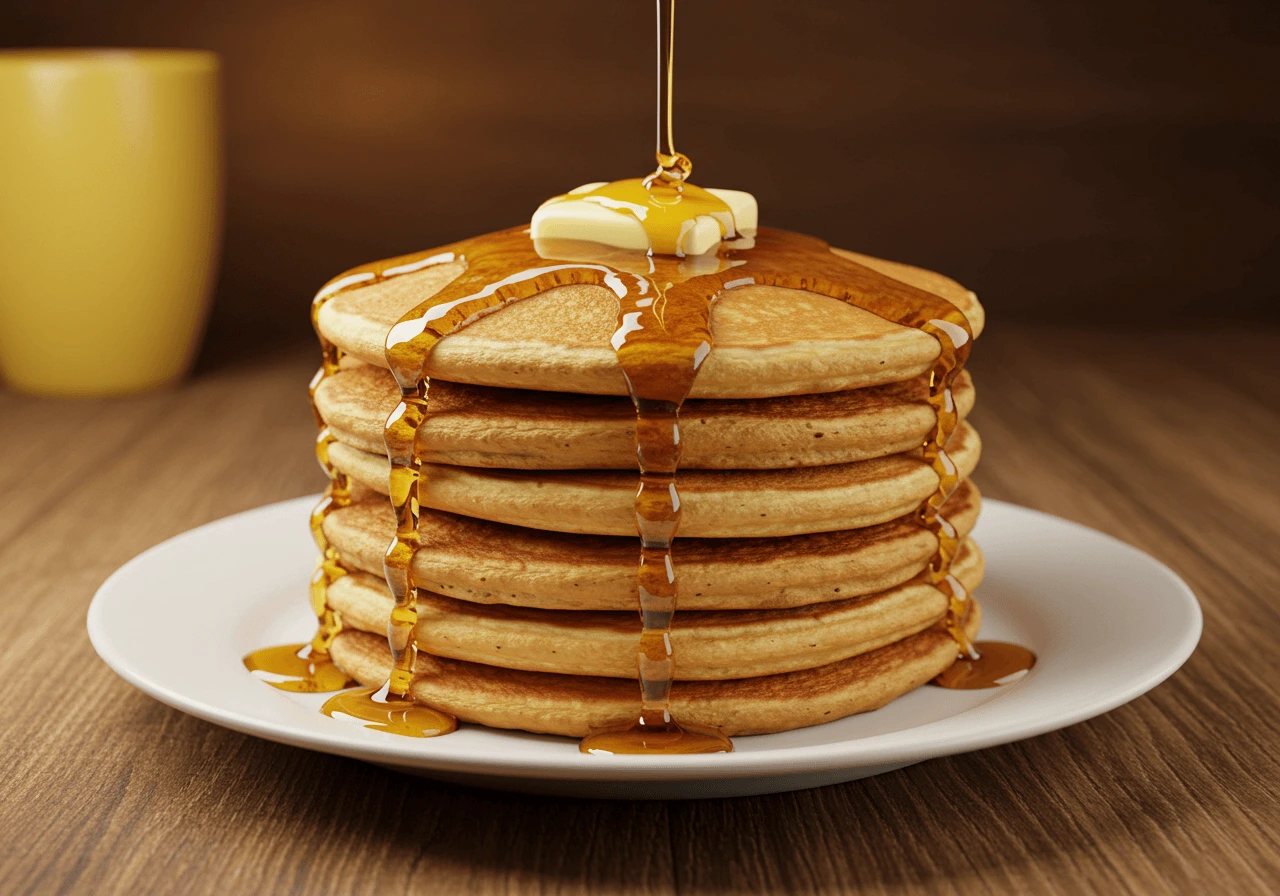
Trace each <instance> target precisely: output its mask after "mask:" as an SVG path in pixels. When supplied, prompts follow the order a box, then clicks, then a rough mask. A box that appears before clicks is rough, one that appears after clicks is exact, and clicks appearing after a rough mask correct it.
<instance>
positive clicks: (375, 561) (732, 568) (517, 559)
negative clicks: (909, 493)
mask: <svg viewBox="0 0 1280 896" xmlns="http://www.w3.org/2000/svg"><path fill="white" fill-rule="evenodd" d="M980 501H981V498H980V495H979V493H978V490H977V488H976V487H975V486H974V485H973V484H972V483H971V482H969V481H968V480H966V481H965V482H963V483H961V485H960V487H959V488H958V489H957V490H956V492H955V493H954V494H953V495H952V496H951V498H950V499H949V500H948V501H947V503H946V504H945V505H944V506H943V515H944V516H945V517H946V518H947V519H948V520H950V521H951V523H952V525H954V526H955V527H956V530H957V531H958V532H959V533H960V535H961V536H964V535H967V534H968V533H969V532H970V530H972V528H973V526H974V524H975V523H976V521H977V518H978V511H979V506H980ZM393 531H394V517H393V515H392V513H391V508H390V504H389V502H388V501H387V499H385V498H383V497H381V496H372V495H367V496H365V497H364V498H363V499H361V500H358V501H357V503H355V504H354V505H352V506H351V507H347V508H344V509H341V510H338V511H336V512H335V513H333V514H331V515H330V516H329V518H328V519H327V520H326V521H325V534H326V536H327V537H328V538H329V540H330V542H331V543H332V544H334V545H335V546H336V547H337V548H338V550H339V552H340V553H341V554H342V557H343V561H344V562H345V563H346V564H347V565H348V566H349V567H350V568H352V569H356V570H364V571H366V572H369V573H373V574H375V575H381V574H382V558H383V554H384V553H385V552H386V549H387V545H388V543H389V542H390V539H391V535H392V532H393ZM420 532H421V541H422V547H421V549H420V550H419V551H418V553H417V555H416V556H415V557H414V563H413V574H414V579H415V581H417V582H418V583H419V584H420V585H421V587H423V588H426V589H428V590H430V591H434V592H437V593H440V594H444V595H448V596H450V597H454V598H458V599H461V600H466V601H472V602H476V603H490V604H492V603H500V604H510V605H514V606H526V607H540V608H544V609H555V610H631V609H633V608H634V607H635V606H636V599H637V595H636V557H637V547H636V538H635V536H634V535H632V536H600V535H569V534H563V533H555V532H544V531H540V530H536V529H528V528H524V527H521V526H512V525H506V524H502V523H492V522H488V521H485V520H478V519H473V518H470V517H464V516H458V515H455V514H449V513H441V512H433V511H427V512H424V513H423V515H422V519H421V526H420ZM936 548H937V541H936V539H935V538H934V537H933V535H932V534H930V533H929V532H927V531H926V530H924V529H922V528H921V527H920V526H918V525H916V524H915V523H913V522H911V521H910V520H909V519H899V520H893V521H891V522H888V523H883V524H880V525H878V526H872V527H868V528H865V529H851V530H841V531H836V532H821V533H816V534H812V535H797V536H790V537H782V538H746V539H736V538H735V539H698V538H677V539H676V541H675V544H674V547H673V550H672V557H673V559H674V562H675V563H676V566H677V567H678V568H679V570H680V581H681V594H680V605H681V606H682V607H683V608H685V609H689V610H695V609H696V610H729V609H771V608H781V607H794V606H801V605H805V604H812V603H819V602H822V601H829V600H841V599H844V598H848V597H855V596H858V595H862V594H870V593H872V592H875V591H882V590H884V589H886V588H891V587H893V586H895V585H899V584H901V583H903V582H905V581H907V580H908V579H909V578H911V577H912V576H914V575H915V574H916V573H918V572H919V571H920V570H921V569H923V568H924V565H925V563H926V562H927V561H928V560H929V558H930V557H931V556H932V555H933V552H934V551H935V550H936Z"/></svg>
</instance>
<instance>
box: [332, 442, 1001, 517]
mask: <svg viewBox="0 0 1280 896" xmlns="http://www.w3.org/2000/svg"><path fill="white" fill-rule="evenodd" d="M948 453H949V455H950V457H951V459H952V461H953V462H954V463H955V465H956V467H957V469H958V470H959V471H960V476H961V478H964V477H967V476H969V474H970V473H972V472H973V468H974V467H975V466H976V465H977V463H978V455H979V454H980V453H981V444H980V442H979V439H978V434H977V432H976V430H974V429H973V428H972V427H971V426H970V425H969V424H967V423H962V424H961V425H960V426H959V428H958V429H957V430H956V432H955V435H954V436H953V437H952V439H951V443H950V445H949V446H948ZM329 458H330V460H331V461H332V463H333V465H334V467H336V468H337V469H338V470H339V471H341V472H343V473H347V474H348V475H350V476H351V478H352V479H354V480H355V481H357V482H359V483H361V484H362V485H364V486H366V487H368V488H370V489H372V490H374V491H377V492H380V493H382V494H386V493H387V490H388V475H389V471H390V463H389V462H388V460H387V458H386V457H385V456H382V455H375V454H372V453H370V452H367V451H361V450H359V449H358V448H352V447H350V446H347V445H344V444H342V443H341V442H335V443H334V444H333V445H332V446H331V447H330V449H329ZM937 488H938V475H937V474H936V473H935V472H934V471H933V469H932V467H930V466H928V465H927V464H926V463H925V462H924V460H923V459H922V458H921V457H920V455H919V453H918V452H912V453H906V454H895V455H892V456H890V457H881V458H875V459H872V460H864V461H858V462H856V463H849V464H833V465H831V466H822V467H798V468H794V469H788V470H688V471H685V472H683V473H681V474H680V478H679V489H680V502H681V512H682V518H681V521H680V534H681V535H682V536H684V537H690V538H698V537H702V538H750V537H756V536H772V535H798V534H805V533H810V532H830V531H834V530H837V529H856V528H860V527H862V526H871V525H875V524H876V523H883V522H887V521H888V520H892V519H896V518H898V517H900V516H903V515H905V514H907V513H910V512H912V511H914V510H915V509H916V508H917V507H919V506H920V503H921V502H922V501H923V500H925V499H926V498H927V497H928V496H929V495H931V494H932V493H933V492H934V491H936V490H937ZM420 490H421V491H422V492H424V493H425V494H424V495H423V496H422V502H423V504H424V506H427V507H431V508H433V509H436V510H445V511H448V512H450V513H457V514H462V515H465V516H472V517H476V518H479V519H487V520H492V521H494V522H499V523H511V524H513V525H520V526H528V527H530V528H534V529H546V530H549V531H555V532H576V533H583V534H594V535H631V536H634V535H635V533H636V524H635V494H636V474H635V473H634V472H628V471H622V470H618V471H612V470H602V471H595V470H592V471H587V470H578V471H567V472H565V471H536V472H535V471H511V470H486V469H479V468H474V467H454V466H449V465H447V464H431V465H424V477H423V485H422V487H421V489H420Z"/></svg>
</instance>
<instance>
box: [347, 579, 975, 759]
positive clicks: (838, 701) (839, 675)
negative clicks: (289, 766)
mask: <svg viewBox="0 0 1280 896" xmlns="http://www.w3.org/2000/svg"><path fill="white" fill-rule="evenodd" d="M970 607H971V609H970V612H969V615H968V617H967V618H966V619H965V630H966V631H967V632H968V633H969V635H970V637H976V636H977V633H978V628H979V626H980V624H981V621H982V611H981V608H980V607H979V605H978V603H977V601H976V600H975V601H970ZM333 658H334V660H335V662H337V663H338V664H339V665H340V666H341V667H342V668H343V669H344V670H345V671H346V672H347V674H349V675H351V676H352V677H353V678H355V679H357V680H358V681H360V682H361V683H362V684H366V685H370V686H377V685H380V684H382V683H383V682H385V681H386V679H387V675H388V674H389V673H390V671H391V657H390V651H389V649H388V647H387V642H386V639H385V638H382V637H379V636H378V635H373V634H369V633H367V632H361V631H355V630H349V631H344V632H342V633H341V634H339V635H338V637H337V638H336V639H335V640H334V643H333ZM955 658H956V642H955V641H954V640H953V639H952V638H951V636H950V635H949V634H947V633H946V632H945V631H943V630H941V629H938V628H929V629H926V630H924V631H922V632H919V633H918V634H915V635H911V636H909V637H906V638H903V639H902V640H900V641H895V642H894V643H892V644H889V645H886V646H884V647H881V648H879V649H876V650H871V651H868V652H867V653H862V654H859V655H857V656H854V657H850V658H849V659H845V660H840V661H838V662H834V663H829V664H827V665H825V666H818V667H816V668H813V669H805V670H803V671H799V672H783V673H780V674H777V675H767V676H762V677H759V678H739V679H730V680H727V681H677V682H675V684H674V685H673V686H672V689H671V712H672V715H673V716H674V717H675V718H677V719H679V720H680V721H681V723H683V724H686V725H691V726H702V727H709V728H720V729H721V730H722V731H724V733H726V734H728V735H730V736H740V735H747V734H769V733H772V732H776V731H787V730H790V729H793V728H803V727H806V726H808V725H816V724H819V723H821V722H830V721H833V720H835V719H839V718H842V717H843V716H847V715H851V714H853V713H858V712H867V711H868V710H873V709H878V708H880V707H881V706H884V705H885V704H886V703H888V702H889V701H891V700H893V699H894V698H896V697H899V696H901V695H902V694H905V693H907V692H908V691H911V690H914V689H915V688H917V687H919V686H920V685H922V684H924V683H926V682H928V681H929V680H931V679H932V678H934V677H935V676H937V675H938V674H939V673H941V672H942V671H943V670H944V669H946V668H947V667H948V666H950V665H951V663H952V662H954V660H955ZM415 671H416V674H415V676H414V683H413V689H412V694H413V697H414V699H415V700H418V701H420V702H422V703H426V704H429V705H431V706H435V707H437V708H439V709H442V710H445V711H447V712H450V713H453V714H454V715H456V716H457V717H458V719H459V721H463V722H474V723H478V724H482V725H487V726H489V727H491V728H521V729H524V730H525V731H533V732H537V733H545V734H560V735H566V736H569V737H585V736H586V735H588V734H590V733H592V731H596V730H600V729H603V728H608V727H618V726H625V725H629V724H631V723H632V722H633V721H634V720H635V718H636V714H637V711H638V710H639V691H638V688H637V686H636V683H635V682H634V681H628V680H626V679H622V678H605V677H589V676H582V675H560V674H557V673H554V672H527V671H521V670H513V669H502V668H499V667H496V666H486V665H482V664H479V663H469V662H465V661H461V660H450V659H443V658H440V657H433V656H432V655H431V654H429V653H426V652H419V654H418V664H417V668H416V670H415Z"/></svg>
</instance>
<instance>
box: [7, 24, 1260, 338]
mask: <svg viewBox="0 0 1280 896" xmlns="http://www.w3.org/2000/svg"><path fill="white" fill-rule="evenodd" d="M4 7H5V13H4V15H3V16H2V17H0V21H3V22H4V27H3V28H0V42H3V43H7V44H12V45H42V44H71V45H76V44H79V45H95V44H96V45H181V46H198V47H208V48H211V49H214V50H216V51H218V52H220V53H222V54H223V56H224V57H225V61H226V112H227V133H228V143H229V159H230V180H229V195H228V208H227V240H226V251H225V260H224V265H223V276H222V280H221V285H220V290H219V300H218V306H217V311H216V313H215V317H214V332H215V334H216V339H217V342H219V343H220V344H226V343H228V342H236V343H239V344H241V346H242V347H244V346H245V345H253V346H262V345H263V344H264V343H283V342H286V341H293V340H295V339H298V338H302V337H305V335H306V334H307V326H306V313H305V308H306V303H307V301H308V299H309V297H310V295H311V294H312V293H313V292H314V290H315V288H316V287H317V286H318V285H319V284H320V283H322V282H323V281H324V280H326V279H327V278H328V277H329V276H331V275H332V274H334V273H337V272H338V271H340V270H342V269H344V268H347V267H350V266H352V265H354V264H357V263H360V262H363V261H367V260H371V259H373V258H378V257H385V256H388V255H393V254H398V253H402V252H407V251H412V250H416V249H422V248H428V247H430V246H432V245H437V244H440V243H443V242H448V241H451V240H454V239H457V238H459V237H461V236H465V235H470V234H472V233H475V232H482V231H485V230H492V229H496V228H499V227H504V226H509V225H510V224H512V223H515V222H518V221H521V220H527V218H528V216H529V214H530V213H531V212H532V210H533V209H534V208H535V207H536V206H537V204H538V203H539V202H540V201H541V200H542V199H544V198H546V197H547V196H549V195H551V194H554V193H557V192H560V191H563V190H564V189H567V188H569V187H572V186H575V185H577V184H579V183H582V182H585V181H589V180H600V179H611V178H615V177H622V176H632V175H634V174H638V173H641V172H643V171H645V170H646V169H647V168H648V166H649V164H650V152H651V146H652V143H653V136H652V132H653V98H652V90H653V57H652V54H653V24H652V19H653V10H652V4H650V3H649V2H647V0H626V2H607V3H606V2H592V0H543V2H478V3H465V2H456V3H441V2H417V3H414V2H408V0H402V2H395V0H370V2H356V0H329V2H315V0H226V2H220V3H212V2H210V3H173V2H169V0H165V2H161V0H117V2H113V3H98V2H84V0H80V2H63V3H56V2H55V3H49V2H47V0H19V2H16V3H13V2H6V3H5V4H4ZM1277 8H1280V7H1277V5H1276V4H1274V3H1266V2H1252V3H1251V2H1228V3H1210V2H1176V0H1165V2H1154V0H1151V2H1148V0H1115V2H1083V3H1079V2H1073V3H1062V2H1057V0H973V2H967V3H952V2H935V0H884V2H860V3H836V2H814V0H805V2H799V0H792V2H776V0H775V2H765V0H734V2H706V0H684V2H683V4H682V5H681V7H680V12H679V25H680V29H679V36H678V44H677V46H678V49H679V50H680V51H681V52H680V54H679V57H678V68H677V79H678V80H677V84H678V87H679V93H678V101H677V102H678V105H677V127H676V134H677V144H678V145H679V146H680V147H681V148H682V149H683V150H685V151H686V152H688V153H689V154H690V155H692V156H693V158H694V160H695V162H696V165H697V177H696V179H697V180H698V181H699V182H701V183H703V184H707V185H711V186H716V185H722V186H732V187H739V188H747V189H750V190H752V191H753V192H755V193H756V195H757V196H758V197H759V199H760V203H761V208H762V212H763V214H762V217H763V221H764V222H765V223H767V224H772V225H775V226H781V227H788V228H793V229H802V230H806V231H809V232H812V233H816V234H818V235H821V236H823V237H825V238H827V239H828V240H830V241H831V242H833V243H836V244H839V245H844V246H848V247H853V248H857V249H860V250H863V251H867V252H871V253H875V254H880V255H884V256H888V257H891V258H896V259H900V260H905V261H911V262H915V263H919V264H923V265H926V266H929V267H933V268H936V269H939V270H943V271H945V272H947V273H950V274H952V275H953V276H955V277H957V278H958V279H960V280H962V281H963V282H965V283H966V284H968V285H971V286H972V287H974V288H975V289H977V290H978V292H979V293H980V295H982V297H983V299H984V301H985V302H986V303H987V305H988V306H989V308H990V310H991V311H992V312H993V313H994V314H995V315H997V319H999V318H1000V317H1004V318H1006V319H1008V318H1012V317H1015V316H1018V317H1030V318H1042V319H1053V320H1056V321H1063V320H1065V321H1068V322H1072V323H1077V322H1086V323H1087V322H1092V321H1095V320H1098V319H1101V318H1110V317H1113V316H1119V317H1120V318H1121V319H1122V320H1124V321H1125V322H1126V323H1129V322H1134V321H1148V322H1151V323H1152V324H1154V325H1156V326H1160V327H1164V326H1168V325H1170V324H1177V323H1178V322H1179V321H1180V320H1181V319H1183V318H1184V317H1187V316H1189V317H1192V318H1197V319H1199V318H1204V317H1230V318H1236V319H1241V318H1254V319H1256V318H1260V317H1270V318H1273V319H1274V318H1275V317H1276V311H1275V309H1276V304H1277V303H1276V301H1275V299H1276V295H1277V292H1280V290H1278V289H1277V286H1278V284H1280V275H1277V267H1280V264H1278V262H1280V257H1278V256H1280V249H1278V245H1280V239H1278V237H1280V202H1278V194H1280V175H1278V174H1277V171H1278V170H1280V151H1278V149H1280V132H1278V129H1277V123H1278V122H1280V102H1278V99H1280V72H1278V69H1280V65H1278V64H1277V61H1276V60H1277V58H1280V14H1278V13H1277V12H1276V10H1277ZM228 337H231V338H230V339H229V338H228Z"/></svg>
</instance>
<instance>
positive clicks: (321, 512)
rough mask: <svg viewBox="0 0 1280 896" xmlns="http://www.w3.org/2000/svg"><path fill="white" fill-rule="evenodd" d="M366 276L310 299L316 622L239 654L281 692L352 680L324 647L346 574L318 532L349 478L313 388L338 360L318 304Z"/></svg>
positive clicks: (333, 631) (346, 491)
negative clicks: (318, 476)
mask: <svg viewBox="0 0 1280 896" xmlns="http://www.w3.org/2000/svg"><path fill="white" fill-rule="evenodd" d="M371 279H373V276H372V274H369V275H366V273H365V272H361V271H357V272H352V273H350V274H347V275H344V276H342V277H338V278H335V279H334V280H332V281H330V282H329V283H327V284H326V285H325V286H324V287H323V288H321V290H320V291H319V292H318V293H316V297H315V299H313V300H312V302H311V326H312V328H313V329H314V330H315V332H316V337H317V338H318V339H319V340H320V368H319V369H318V370H317V371H316V373H315V376H313V377H312V378H311V384H310V387H309V388H308V390H307V396H308V399H309V400H310V402H311V415H312V417H314V418H315V421H316V428H317V433H316V441H315V452H316V460H318V461H319V462H320V468H321V469H322V470H324V472H325V476H326V477H327V478H328V482H327V483H326V485H325V490H324V495H323V496H322V497H321V498H320V503H318V504H317V505H316V506H315V508H314V509H313V510H312V511H311V537H312V539H313V540H314V541H315V543H316V547H317V548H318V549H319V551H320V560H319V562H318V563H317V564H316V569H315V572H314V573H313V574H312V576H311V587H310V596H311V609H312V611H313V612H314V613H315V614H316V621H317V626H316V633H315V635H314V636H313V637H312V639H311V641H310V642H309V643H307V644H284V645H280V646H275V647H264V648H261V649H260V650H255V651H254V652H253V653H250V654H248V655H246V656H245V657H244V665H245V668H246V669H248V670H249V671H250V672H261V673H264V675H269V676H276V677H277V678H278V680H272V679H271V678H264V679H263V680H264V681H266V682H267V683H268V684H270V685H271V686H272V687H275V688H279V689H280V690H283V691H295V692H302V693H308V694H315V693H324V692H329V691H340V690H342V689H343V688H347V687H350V686H351V685H353V684H355V682H354V681H352V680H351V678H349V677H348V676H347V675H346V674H345V673H344V672H342V671H341V670H340V669H339V668H338V667H337V666H336V665H334V663H333V661H332V660H331V659H330V658H329V647H330V645H331V644H332V643H333V639H334V638H335V637H337V635H338V632H340V631H341V630H342V620H341V619H340V618H339V616H338V614H337V613H336V612H335V611H334V609H333V608H332V607H331V606H329V586H330V585H332V584H333V583H334V582H335V581H336V580H337V579H339V578H341V577H342V576H344V575H346V574H347V569H346V567H345V566H343V565H342V558H341V557H339V556H338V550H337V548H335V547H334V546H333V545H331V544H330V543H329V539H328V538H327V537H326V536H325V534H324V521H325V519H326V518H328V516H329V514H331V513H332V512H333V511H335V510H338V509H339V508H342V507H346V506H348V505H349V504H350V503H351V481H350V479H349V478H348V477H347V475H346V474H345V473H341V472H339V471H338V470H337V469H336V468H335V467H334V466H333V464H332V462H330V460H329V447H330V446H331V445H332V444H333V442H334V437H333V434H332V433H331V432H330V431H329V427H328V426H327V425H326V424H325V422H324V418H323V417H322V416H321V414H320V409H319V408H318V407H316V390H317V389H319V388H320V384H321V383H323V382H324V381H325V380H326V379H328V378H329V377H331V376H333V375H334V374H336V373H337V372H338V367H339V364H340V362H341V361H342V349H340V348H338V346H336V345H334V344H333V343H332V342H330V341H329V340H328V339H326V338H325V336H324V334H323V333H321V332H320V323H319V318H320V309H321V308H323V307H324V305H325V304H326V303H327V302H328V301H329V300H330V299H332V298H333V297H334V296H335V295H337V294H338V293H339V292H342V291H343V290H344V289H350V288H353V287H355V286H359V285H363V284H364V283H366V282H369V281H370V280H371Z"/></svg>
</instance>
